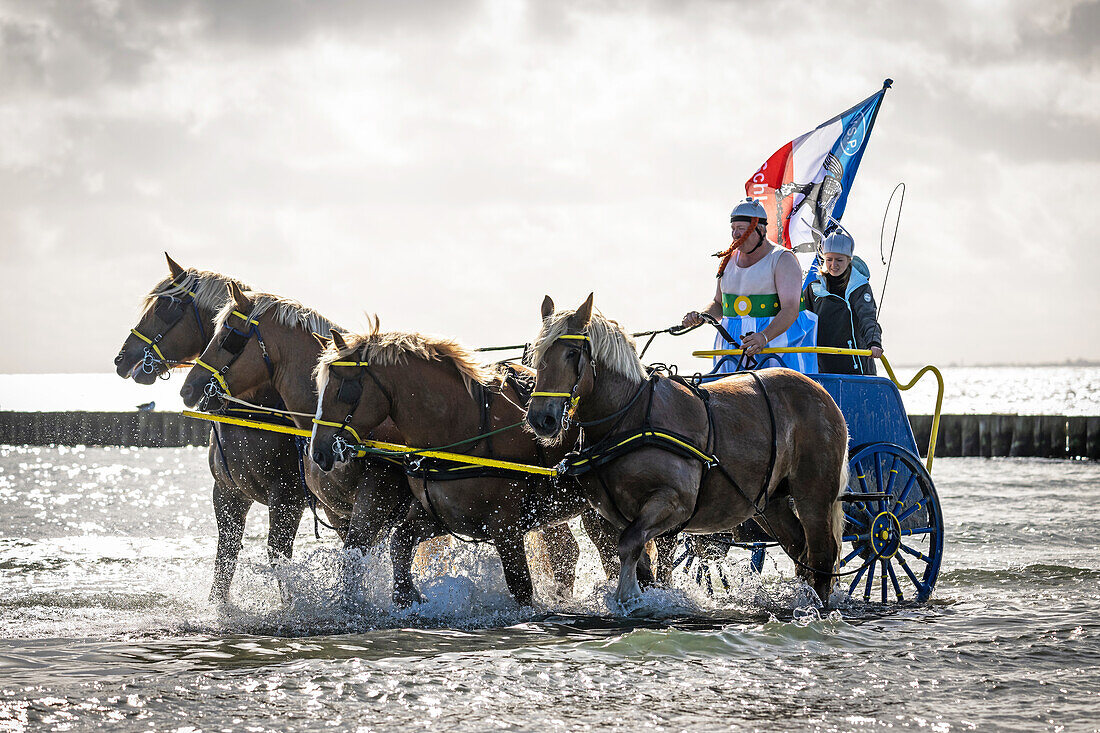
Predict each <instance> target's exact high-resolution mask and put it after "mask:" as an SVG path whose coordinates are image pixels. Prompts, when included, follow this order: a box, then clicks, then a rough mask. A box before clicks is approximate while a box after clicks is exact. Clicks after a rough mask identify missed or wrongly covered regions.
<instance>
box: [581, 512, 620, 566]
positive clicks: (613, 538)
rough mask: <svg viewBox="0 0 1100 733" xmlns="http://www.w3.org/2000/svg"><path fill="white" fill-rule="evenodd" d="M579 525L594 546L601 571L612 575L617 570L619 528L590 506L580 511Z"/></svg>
mask: <svg viewBox="0 0 1100 733" xmlns="http://www.w3.org/2000/svg"><path fill="white" fill-rule="evenodd" d="M581 525H582V526H583V527H584V531H585V532H587V533H588V538H589V539H590V540H592V544H593V545H595V546H596V552H597V553H598V554H599V556H600V564H601V565H603V571H604V572H605V573H607V577H609V578H611V577H614V576H615V574H616V573H618V572H619V552H618V544H619V530H617V529H615V525H614V524H612V523H611V522H609V521H607V520H606V519H604V518H603V517H601V516H600V515H599V514H598V513H597V512H596V510H595V509H592V508H588V509H585V510H584V511H583V512H581Z"/></svg>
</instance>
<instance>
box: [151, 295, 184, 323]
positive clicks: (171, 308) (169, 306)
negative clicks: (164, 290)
mask: <svg viewBox="0 0 1100 733" xmlns="http://www.w3.org/2000/svg"><path fill="white" fill-rule="evenodd" d="M153 315H155V316H156V317H157V318H158V319H160V322H161V323H163V324H165V325H166V326H174V325H175V324H176V321H178V320H179V319H180V318H182V317H183V303H181V302H180V301H178V300H171V299H161V300H160V301H159V302H158V303H157V305H156V307H155V308H153Z"/></svg>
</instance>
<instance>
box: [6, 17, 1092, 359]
mask: <svg viewBox="0 0 1100 733" xmlns="http://www.w3.org/2000/svg"><path fill="white" fill-rule="evenodd" d="M1097 38H1100V4H1098V3H1097V2H1079V1H1077V0H1048V1H1046V2H1043V3H1035V2H1029V1H1020V2H1003V1H1002V2H974V1H971V2H967V1H965V0H964V1H961V2H960V1H959V0H951V1H949V2H923V3H911V2H897V3H894V2H865V1H863V0H860V1H854V0H841V1H840V2H830V3H820V2H794V1H782V0H780V1H776V2H768V3H758V2H690V1H689V2H610V1H609V2H570V1H569V0H555V1H554V2H522V1H520V0H484V1H473V0H469V1H447V2H444V1H442V0H438V1H435V2H431V1H428V2H415V3H393V2H386V1H381V0H379V1H375V2H362V1H355V2H352V1H350V0H349V1H347V2H344V1H341V0H317V1H315V2H305V1H304V0H247V1H245V0H178V1H175V0H173V1H170V0H147V1H145V2H137V1H135V0H90V1H86V2H79V1H77V0H64V1H63V0H54V1H50V0H26V1H22V2H19V1H14V0H0V132H2V134H0V314H2V315H3V318H0V343H3V344H4V347H3V348H2V349H0V372H9V373H10V372H17V373H18V372H43V373H50V372H107V371H111V370H112V369H113V366H112V358H113V356H114V354H115V353H116V352H117V351H118V348H119V346H120V345H121V343H122V341H123V339H124V337H125V336H126V335H127V333H128V331H129V328H130V327H131V326H132V325H133V324H134V323H135V321H136V319H137V316H138V310H139V305H140V302H141V298H142V296H143V295H144V294H145V293H146V292H148V291H149V290H150V288H152V287H153V285H154V284H155V283H156V282H157V281H158V280H160V278H162V277H163V276H164V275H166V274H167V268H166V266H165V262H164V255H163V252H165V251H167V252H169V253H170V254H171V255H172V257H173V258H174V259H176V261H178V262H179V263H181V264H182V265H184V266H193V267H198V268H200V269H211V270H217V271H220V272H223V273H226V274H229V275H233V276H235V277H237V278H239V279H240V280H242V281H244V282H246V283H247V284H249V285H250V286H252V287H253V288H255V289H258V290H263V291H267V292H273V293H277V294H279V295H283V296H289V297H293V298H296V299H298V300H299V301H301V302H302V303H304V304H306V305H308V306H311V307H313V308H315V309H316V310H318V311H319V312H321V313H322V314H324V315H326V316H328V317H329V318H331V319H332V320H334V321H336V322H337V323H339V324H340V325H341V326H343V327H344V328H347V329H350V330H362V329H364V328H365V327H366V325H367V317H366V315H365V314H366V313H377V314H378V315H379V316H380V318H381V321H382V325H383V327H384V328H391V329H402V330H417V331H427V332H431V333H437V334H445V335H450V336H455V337H458V338H460V339H462V340H463V341H466V342H467V343H469V344H471V345H476V346H482V345H494V344H508V343H517V342H523V341H525V340H530V339H531V338H533V336H534V334H535V332H536V330H537V328H538V325H539V320H538V318H539V317H538V313H539V307H540V303H541V302H542V298H543V295H544V294H547V293H548V294H550V295H551V296H552V297H553V298H554V299H555V301H556V302H557V303H558V305H559V306H562V307H576V306H577V305H578V304H580V302H581V301H582V300H583V299H584V298H585V297H586V296H587V294H588V293H589V292H595V294H596V299H595V302H596V305H597V307H598V308H599V309H600V310H601V311H602V312H603V313H604V314H605V315H607V316H609V317H611V318H615V319H617V320H618V321H620V322H621V323H623V324H624V325H625V326H626V327H627V328H628V329H630V330H645V329H655V328H663V327H665V326H669V325H672V324H674V323H678V322H679V321H680V319H681V317H682V316H683V314H684V313H685V312H686V311H688V310H692V309H697V308H701V307H702V306H704V305H705V304H706V303H707V302H708V301H709V300H710V299H711V298H712V297H713V293H714V271H715V267H716V262H717V261H716V260H715V259H714V258H712V257H711V256H710V255H711V254H712V253H713V252H715V251H718V250H720V249H723V248H724V247H726V246H727V245H728V243H729V224H728V221H729V211H730V209H731V207H732V205H733V204H734V203H735V202H736V201H737V200H739V199H741V198H743V197H744V195H745V194H744V183H745V181H746V180H747V179H748V178H749V177H750V176H751V175H752V174H753V173H754V172H755V170H756V169H757V168H758V167H759V165H760V164H761V163H762V162H764V160H766V159H767V157H768V156H769V155H770V154H771V153H772V152H774V151H775V150H776V149H777V148H779V147H780V146H782V145H783V144H785V143H786V142H787V141H789V140H791V139H792V138H794V137H796V136H798V135H800V134H802V133H805V132H808V131H809V130H811V129H813V128H814V127H816V126H817V125H818V124H820V123H821V122H824V121H825V120H827V119H828V118H830V117H832V116H834V115H835V114H837V113H839V112H841V111H843V110H845V109H847V108H848V107H850V106H851V105H853V104H855V103H856V102H858V101H860V100H862V99H864V98H865V97H867V96H868V95H870V94H871V93H873V92H875V91H876V90H878V89H879V88H881V86H882V82H883V79H885V78H887V77H889V78H892V79H893V80H894V86H893V88H892V89H891V90H890V91H889V92H888V93H887V95H886V98H885V101H884V103H883V106H882V109H881V112H880V114H879V116H878V120H877V122H876V126H875V129H874V132H873V134H872V136H871V139H870V142H869V144H868V147H867V150H866V153H865V155H864V158H863V163H862V165H861V167H860V171H859V174H858V176H857V178H856V181H855V184H854V186H853V188H852V190H851V193H850V195H849V199H848V207H847V210H846V212H845V214H844V219H843V223H844V224H845V226H846V227H847V228H848V229H849V230H850V231H851V232H852V234H853V235H854V236H855V239H856V248H857V254H861V255H862V256H863V257H864V259H865V260H866V261H867V262H868V264H869V265H870V266H871V274H872V278H871V279H872V285H873V288H874V292H875V294H876V297H877V296H879V295H880V294H882V289H883V276H884V273H885V269H886V268H885V267H884V266H883V265H882V262H881V260H880V258H879V238H880V228H881V226H882V222H883V216H884V212H885V209H886V204H887V201H888V199H889V197H890V194H891V191H893V189H894V187H895V185H896V184H897V183H898V182H905V184H906V197H905V204H904V209H903V211H902V216H901V221H900V226H899V229H898V235H897V243H896V249H895V256H894V260H893V264H892V267H891V270H890V274H889V279H888V282H887V285H886V289H885V293H884V294H882V297H881V303H880V304H881V322H882V326H883V331H884V337H883V341H884V346H885V349H886V353H887V354H888V355H889V356H890V357H891V360H892V361H893V362H895V363H898V364H924V363H934V364H950V363H966V364H974V363H995V362H1033V363H1034V362H1051V361H1062V360H1066V359H1092V360H1098V359H1100V325H1098V324H1100V295H1098V292H1097V288H1096V286H1095V284H1094V280H1095V273H1096V272H1097V271H1098V267H1100V248H1098V247H1097V244H1096V242H1095V240H1094V239H1093V237H1094V236H1095V232H1096V224H1097V217H1098V214H1097V211H1098V208H1100V207H1097V206H1096V204H1095V202H1094V199H1095V196H1096V187H1097V183H1098V182H1100V176H1098V172H1100V134H1098V133H1100V44H1098V43H1097V41H1096V39H1097ZM891 228H892V227H891V226H890V225H888V226H887V247H888V246H889V234H890V230H891ZM710 341H711V335H710V334H706V333H704V332H702V331H698V332H695V333H693V334H692V335H690V336H686V337H682V338H679V339H673V338H671V337H668V336H665V337H662V338H661V340H660V341H659V342H658V343H657V344H655V345H654V347H653V349H652V350H651V352H650V354H649V355H648V356H652V357H654V358H657V359H661V360H665V361H674V362H676V363H678V364H680V368H681V371H683V372H694V371H696V370H698V369H700V368H705V367H706V364H705V362H702V361H701V360H698V359H693V358H692V357H691V356H690V352H691V350H692V349H699V348H708V347H709V345H710Z"/></svg>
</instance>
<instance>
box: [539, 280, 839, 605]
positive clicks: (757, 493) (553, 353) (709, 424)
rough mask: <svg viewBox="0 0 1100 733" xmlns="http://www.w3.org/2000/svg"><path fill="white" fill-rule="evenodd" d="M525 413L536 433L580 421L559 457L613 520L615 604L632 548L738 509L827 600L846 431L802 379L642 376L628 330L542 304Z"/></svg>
mask: <svg viewBox="0 0 1100 733" xmlns="http://www.w3.org/2000/svg"><path fill="white" fill-rule="evenodd" d="M542 318H543V323H542V328H541V330H540V331H539V334H538V338H537V339H536V341H535V347H534V362H535V364H536V366H537V370H538V371H537V375H538V377H537V383H536V385H535V392H534V393H533V396H532V398H531V402H530V404H529V406H528V409H527V422H528V424H529V425H530V426H531V428H532V429H533V430H534V431H535V433H536V434H537V435H539V436H540V437H541V438H543V439H544V440H546V441H548V442H552V441H555V440H559V439H560V435H561V432H562V429H563V424H570V423H577V424H579V425H581V426H582V427H583V431H582V436H583V443H582V448H581V450H580V452H579V455H576V456H573V458H572V460H571V464H572V467H573V469H574V470H575V472H576V474H577V478H578V480H579V481H580V483H581V484H582V485H583V487H584V490H585V493H586V495H587V497H588V500H589V502H590V503H591V504H592V506H593V507H594V508H595V509H596V510H597V511H598V512H599V513H600V514H601V515H602V516H603V517H604V518H606V519H607V520H608V521H610V522H611V523H613V524H614V525H615V526H616V527H618V528H619V530H620V531H621V534H620V536H619V543H618V553H619V560H620V571H619V584H618V588H617V590H616V600H617V601H618V603H619V604H620V605H621V606H622V607H623V608H624V609H629V607H630V606H631V605H632V604H633V602H634V601H635V600H636V598H637V597H638V595H639V594H640V592H641V590H640V587H639V584H638V572H637V567H638V561H639V557H640V555H641V554H642V548H643V546H644V545H645V543H646V542H647V541H649V540H651V539H655V538H657V537H661V536H663V535H666V534H675V533H679V532H688V533H693V534H710V533H715V532H725V531H730V530H732V529H734V528H735V527H737V526H738V525H740V524H741V523H743V522H745V521H746V520H748V519H750V518H755V519H756V520H757V522H758V523H760V524H761V525H762V526H763V527H765V529H767V530H768V531H769V532H770V533H771V534H772V535H773V536H774V537H775V539H776V540H777V541H778V542H779V543H780V545H781V546H782V547H783V549H784V551H786V553H787V554H788V555H789V556H790V557H791V558H792V559H793V560H794V561H795V565H796V568H797V572H798V574H799V576H800V577H802V578H803V579H805V580H807V581H808V582H810V583H811V584H812V585H813V588H814V590H815V591H816V592H817V594H818V596H819V597H820V598H821V601H822V603H823V604H825V605H826V606H827V605H828V599H829V593H830V590H831V586H832V578H833V575H832V573H833V570H834V567H835V565H836V561H837V555H838V552H839V549H840V541H841V532H842V529H843V511H842V509H841V503H840V501H839V500H838V496H839V495H840V493H841V491H842V490H843V489H844V487H845V486H846V485H847V481H848V477H847V445H848V430H847V426H846V424H845V422H844V417H843V415H842V414H841V412H840V409H839V408H838V407H837V406H836V403H834V402H833V400H832V398H831V397H830V396H829V395H828V393H827V392H825V390H824V389H822V388H821V387H820V386H819V385H818V384H817V383H816V382H814V381H813V380H811V379H809V378H808V377H806V376H804V375H802V374H799V373H798V372H795V371H791V370H789V369H763V370H760V371H759V372H749V373H742V374H736V375H732V376H730V377H726V378H724V379H721V380H719V381H716V382H711V383H709V384H707V385H706V387H705V388H703V387H698V386H695V385H693V384H691V383H689V382H687V381H685V380H682V379H673V378H669V377H666V376H662V375H661V374H660V373H659V372H656V371H654V372H651V373H647V370H646V369H645V367H644V366H643V365H642V363H641V361H640V360H639V358H638V356H637V353H636V351H635V348H634V344H633V342H632V341H631V339H630V337H629V336H628V335H627V334H626V333H625V332H624V331H623V329H622V328H621V327H620V326H619V325H618V324H617V323H615V322H614V321H611V320H608V319H606V318H604V317H603V316H601V315H599V314H594V313H593V311H592V295H589V296H588V299H587V300H585V302H584V303H583V304H582V305H581V306H580V307H579V308H577V309H576V310H575V311H573V310H567V311H557V312H556V311H555V310H554V302H553V300H551V299H550V297H549V296H547V297H546V299H545V300H544V301H543V306H542Z"/></svg>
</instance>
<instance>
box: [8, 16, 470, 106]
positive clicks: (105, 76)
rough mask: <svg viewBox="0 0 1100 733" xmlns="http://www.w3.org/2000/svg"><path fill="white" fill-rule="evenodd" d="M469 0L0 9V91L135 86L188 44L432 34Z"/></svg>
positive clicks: (261, 43)
mask: <svg viewBox="0 0 1100 733" xmlns="http://www.w3.org/2000/svg"><path fill="white" fill-rule="evenodd" d="M479 4H480V3H479V2H478V0H460V1H452V0H430V1H428V2H392V1H390V0H372V1H370V2H357V1H356V0H313V1H309V2H307V1H306V0H155V1H146V0H122V1H121V2H119V3H117V4H116V5H112V6H107V5H104V4H93V3H89V2H76V1H70V0H8V2H6V3H3V4H0V62H2V64H3V68H4V69H5V75H6V80H5V83H4V84H3V85H0V91H2V92H6V93H10V92H11V91H13V90H14V89H19V90H21V91H28V90H33V91H39V92H49V93H51V94H54V95H61V96H66V95H71V94H79V93H84V92H88V91H91V90H93V89H95V88H96V87H98V86H100V85H102V84H107V83H119V84H126V83H131V82H134V81H136V80H138V79H139V78H140V76H141V74H142V73H143V71H144V70H145V69H146V68H147V67H148V65H149V64H150V63H152V62H153V61H154V60H155V59H156V58H157V55H158V53H159V52H161V51H165V50H170V49H172V48H176V47H181V46H183V47H186V46H189V45H197V46H201V45H203V44H205V43H214V44H219V43H220V44H245V45H257V46H265V47H270V46H280V45H283V46H287V45H293V44H294V43H297V42H300V41H302V40H304V39H306V38H309V37H311V36H313V35H315V34H318V33H325V32H331V33H339V34H346V33H349V32H362V33H364V40H365V42H369V40H370V39H371V37H372V36H374V35H377V34H387V33H391V32H394V31H400V30H408V31H411V32H416V33H423V32H425V31H441V30H446V29H448V28H451V27H453V26H454V24H457V23H461V22H463V21H465V20H468V19H469V18H471V17H472V16H473V15H474V12H475V10H476V8H477V7H478V6H479Z"/></svg>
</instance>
